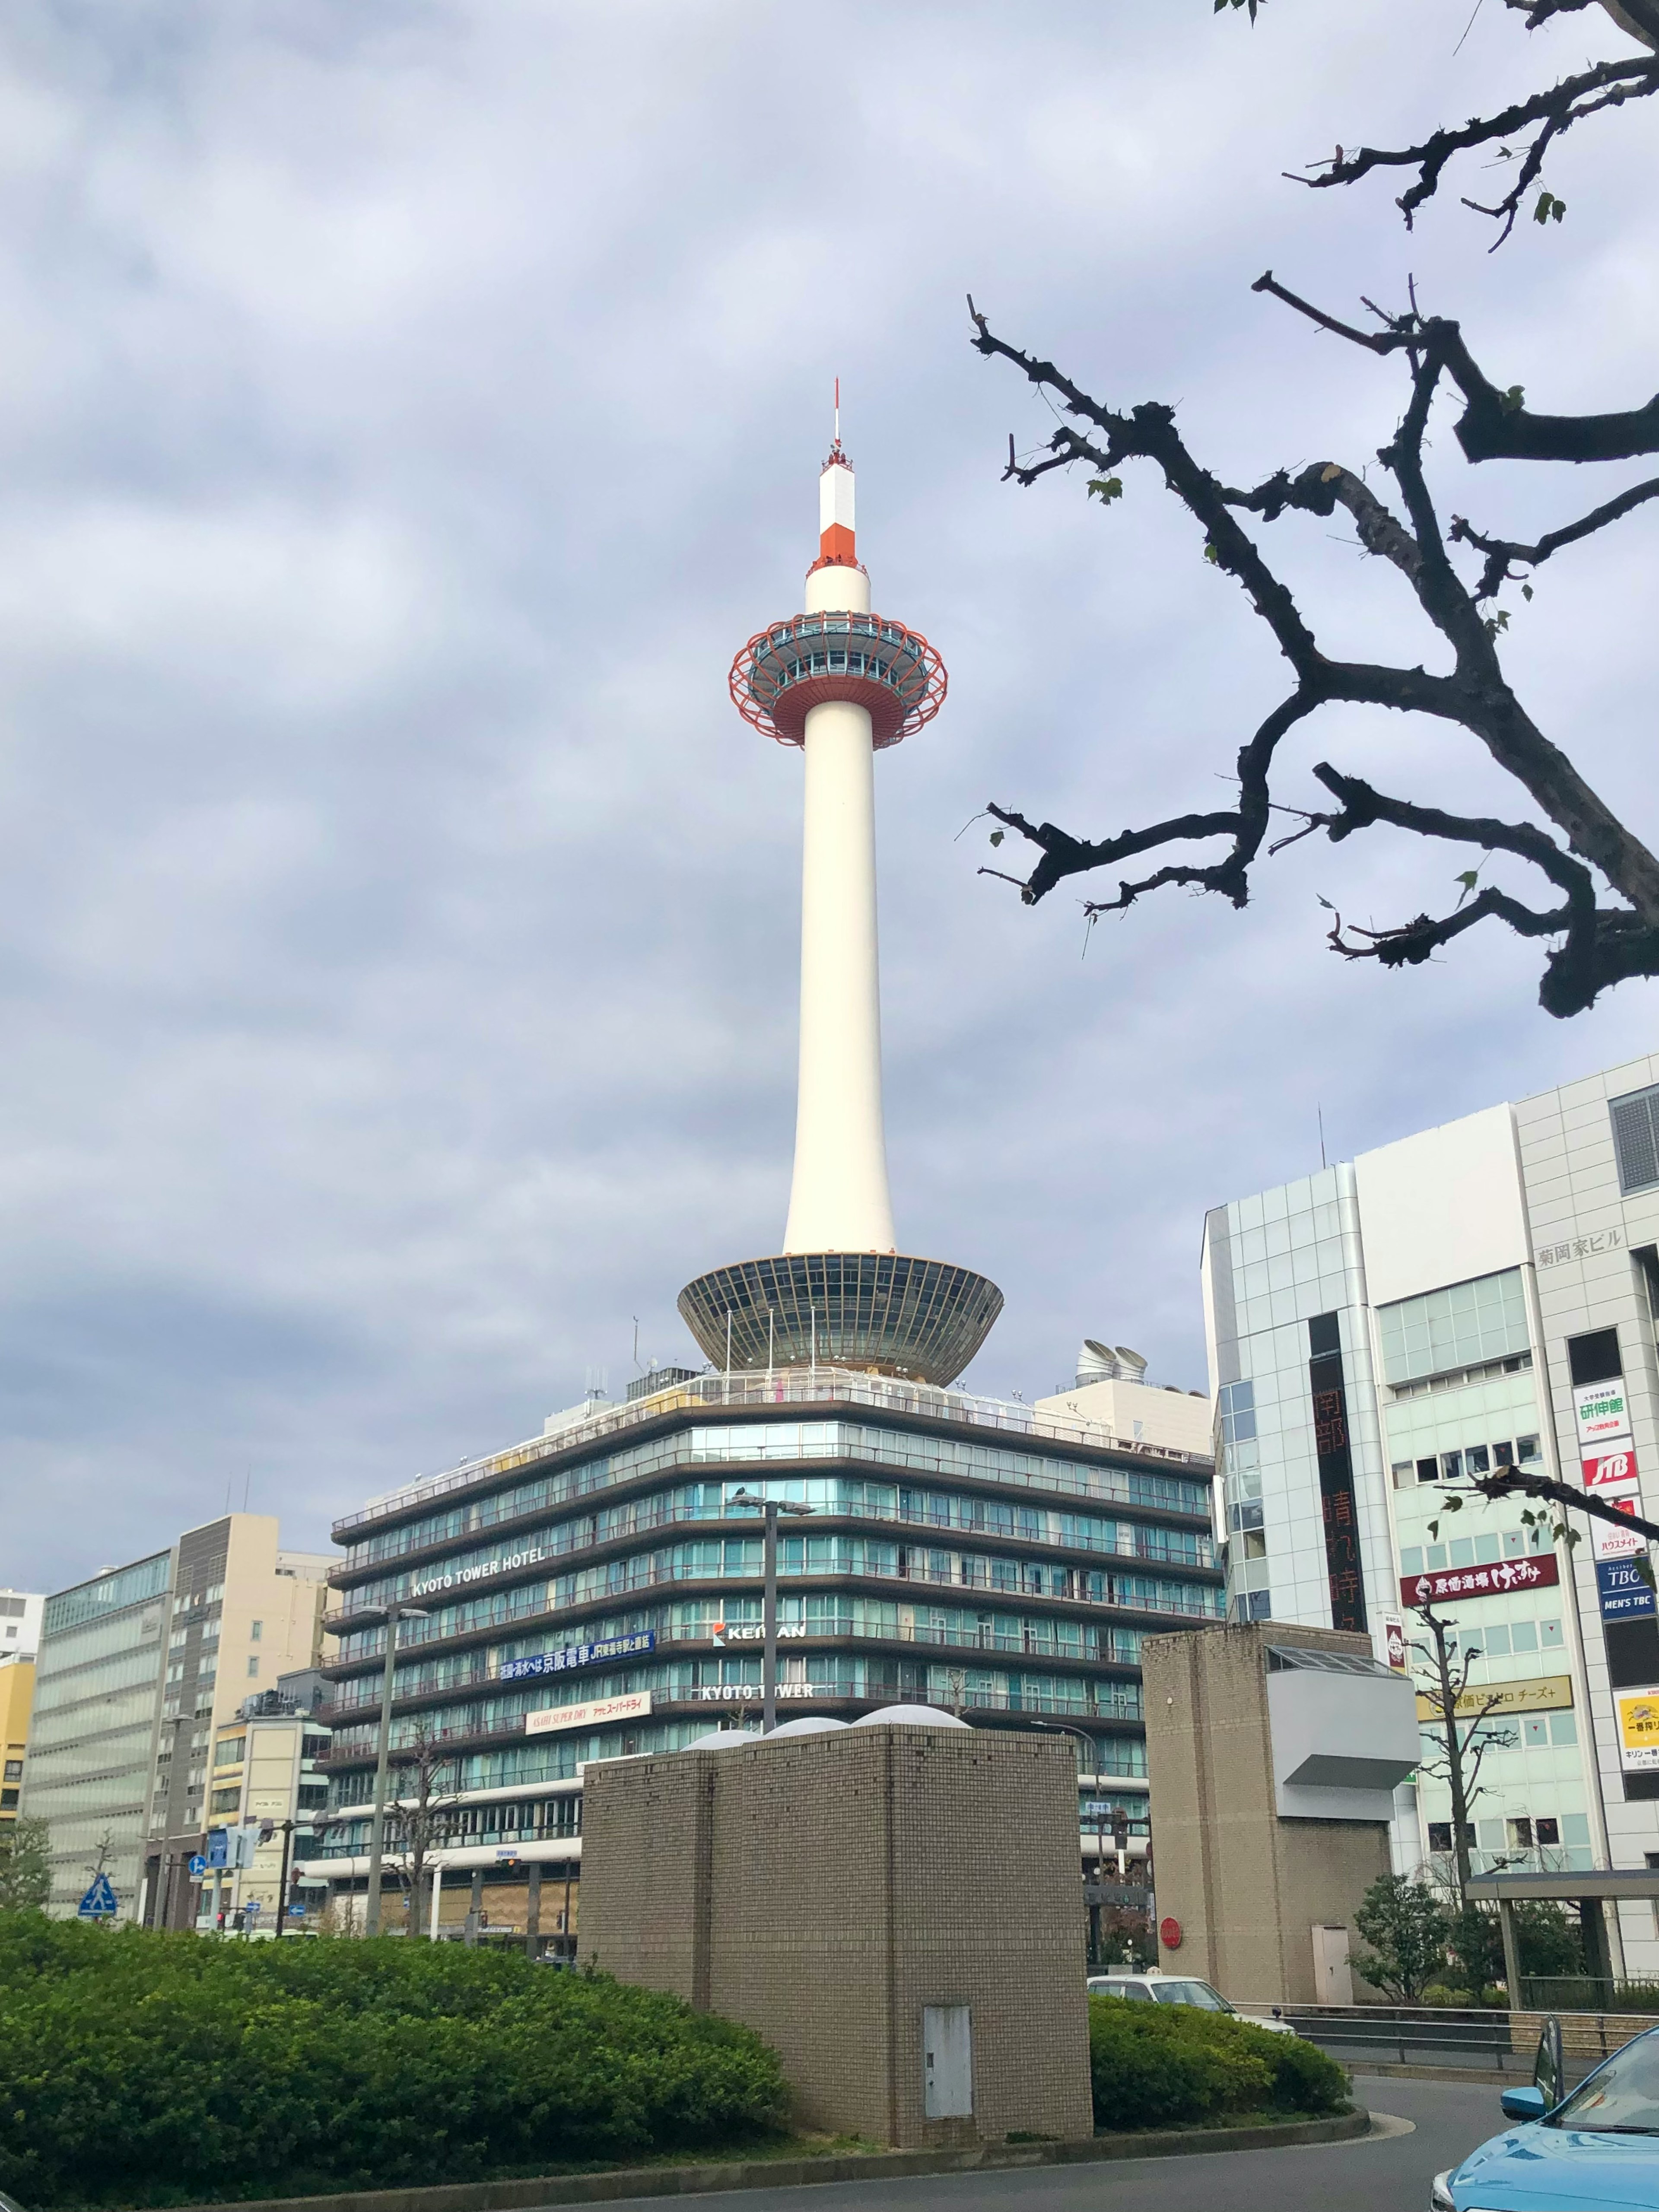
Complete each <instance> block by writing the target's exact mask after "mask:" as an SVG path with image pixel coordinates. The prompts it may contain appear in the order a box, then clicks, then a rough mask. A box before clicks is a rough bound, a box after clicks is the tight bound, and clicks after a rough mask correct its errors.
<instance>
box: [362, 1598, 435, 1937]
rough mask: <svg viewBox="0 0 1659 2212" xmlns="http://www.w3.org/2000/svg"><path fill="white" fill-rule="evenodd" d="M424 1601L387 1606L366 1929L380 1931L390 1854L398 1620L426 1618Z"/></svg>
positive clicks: (398, 1600) (396, 1600)
mask: <svg viewBox="0 0 1659 2212" xmlns="http://www.w3.org/2000/svg"><path fill="white" fill-rule="evenodd" d="M427 1617H428V1616H427V1609H426V1607H424V1606H423V1605H405V1604H404V1601H403V1600H402V1599H401V1598H395V1597H394V1598H393V1599H392V1602H391V1604H390V1605H388V1606H387V1607H386V1680H384V1682H383V1683H382V1684H381V1686H380V1741H379V1744H378V1746H377V1747H376V1750H375V1756H374V1811H373V1813H372V1814H370V1817H369V1823H368V1897H367V1898H366V1899H365V1900H364V1905H363V1933H364V1934H365V1935H366V1936H378V1935H379V1934H380V1872H381V1862H382V1861H383V1860H384V1858H385V1857H386V1776H387V1771H388V1770H389V1768H390V1765H391V1762H392V1676H393V1674H395V1673H396V1671H397V1666H398V1622H399V1621H400V1620H426V1619H427Z"/></svg>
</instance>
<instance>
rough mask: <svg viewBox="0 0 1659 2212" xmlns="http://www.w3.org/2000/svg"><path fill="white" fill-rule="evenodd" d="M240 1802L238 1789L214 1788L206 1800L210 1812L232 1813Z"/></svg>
mask: <svg viewBox="0 0 1659 2212" xmlns="http://www.w3.org/2000/svg"><path fill="white" fill-rule="evenodd" d="M241 1802H242V1793H241V1791H240V1790H215V1791H214V1793H213V1795H212V1796H211V1797H210V1798H209V1800H208V1810H209V1812H210V1813H234V1812H235V1810H236V1809H237V1808H238V1807H239V1806H240V1803H241Z"/></svg>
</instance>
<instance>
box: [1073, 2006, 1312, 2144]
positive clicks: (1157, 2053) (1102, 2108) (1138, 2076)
mask: <svg viewBox="0 0 1659 2212" xmlns="http://www.w3.org/2000/svg"><path fill="white" fill-rule="evenodd" d="M1089 2066H1090V2073H1091V2078H1092V2080H1093V2084H1094V2096H1095V2125H1096V2126H1097V2128H1157V2127H1172V2126H1176V2125H1179V2124H1182V2123H1184V2122H1188V2121H1194V2120H1209V2119H1220V2118H1225V2117H1227V2116H1229V2115H1231V2114H1235V2113H1240V2112H1260V2113H1261V2114H1262V2115H1263V2116H1264V2117H1271V2116H1273V2115H1275V2114H1287V2113H1291V2112H1296V2113H1303V2112H1342V2111H1345V2110H1346V2106H1347V2103H1348V2083H1347V2076H1346V2075H1345V2074H1344V2073H1343V2071H1342V2069H1341V2068H1340V2066H1339V2065H1338V2064H1337V2063H1336V2061H1335V2060H1334V2058H1329V2057H1327V2056H1326V2054H1325V2053H1324V2052H1323V2051H1322V2050H1320V2048H1319V2046H1318V2045H1316V2044H1313V2043H1307V2042H1304V2040H1303V2039H1302V2038H1301V2037H1299V2036H1292V2035H1273V2034H1270V2033H1268V2031H1267V2029H1266V2028H1261V2027H1251V2026H1250V2024H1249V2021H1243V2020H1239V2019H1237V2018H1236V2017H1235V2016H1234V2015H1232V2014H1231V2013H1214V2012H1200V2011H1199V2009H1198V2008H1197V2007H1196V2006H1194V2005H1152V2004H1130V2003H1128V2002H1126V2001H1125V2000H1124V1999H1123V1998H1121V1997H1091V1998H1090V2000H1089Z"/></svg>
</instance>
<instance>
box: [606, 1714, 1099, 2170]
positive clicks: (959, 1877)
mask: <svg viewBox="0 0 1659 2212" xmlns="http://www.w3.org/2000/svg"><path fill="white" fill-rule="evenodd" d="M584 1782H585V1790H586V1802H585V1806H584V1812H583V1885H584V1890H585V1896H584V1899H583V1913H582V1934H581V1947H580V1948H581V1956H582V1959H583V1960H584V1961H586V1960H590V1959H591V1960H593V1961H594V1963H595V1964H597V1965H598V1966H600V1967H601V1968H603V1969H604V1970H605V1971H606V1972H611V1973H615V1974H617V1976H618V1978H621V1979H622V1980H624V1981H632V1982H638V1983H643V1984H647V1986H649V1987H652V1988H654V1989H662V1990H671V1991H673V1992H674V1993H675V1994H676V1995H678V1996H684V1997H685V1998H687V1999H688V2000H690V2002H693V2003H695V2004H696V2005H698V2006H699V2007H701V2008H707V2009H708V2010H710V2011H713V2012H715V2013H719V2014H722V2015H726V2017H727V2018H730V2019H733V2020H739V2021H744V2022H745V2023H746V2024H747V2025H748V2026H750V2027H754V2028H756V2029H757V2030H758V2032H759V2033H761V2034H763V2036H765V2037H766V2039H767V2040H768V2041H769V2043H771V2044H772V2045H774V2047H775V2049H776V2050H777V2051H778V2052H779V2054H780V2056H781V2058H782V2060H783V2063H784V2070H785V2072H786V2074H787V2076H788V2079H789V2081H790V2083H791V2086H792V2087H793V2091H794V2093H795V2098H796V2102H797V2107H798V2111H799V2117H800V2118H801V2120H802V2122H803V2123H804V2124H806V2125H809V2126H815V2127H820V2128H825V2129H834V2130H848V2131H851V2132H855V2133H858V2134H860V2135H863V2136H868V2137H870V2138H872V2139H873V2140H874V2141H877V2142H893V2143H901V2144H922V2143H928V2142H947V2141H952V2140H957V2139H958V2138H961V2137H963V2136H968V2137H969V2138H972V2137H973V2136H980V2137H982V2138H984V2139H986V2140H991V2141H1000V2139H1001V2138H1002V2137H1003V2136H1006V2134H1007V2133H1008V2132H1009V2131H1010V2130H1026V2131H1029V2132H1031V2133H1034V2134H1042V2135H1050V2136H1061V2137H1076V2136H1086V2135H1088V2134H1089V2133H1090V2132H1091V2124H1092V2123H1091V2112H1090V2098H1089V2077H1088V2055H1087V2039H1088V2027H1087V2017H1086V2014H1087V2006H1086V1999H1085V1990H1084V1949H1085V1933H1086V1930H1085V1916H1084V1911H1083V1901H1082V1896H1081V1884H1080V1881H1079V1860H1078V1840H1077V1779H1076V1763H1075V1758H1074V1754H1073V1750H1072V1747H1071V1745H1070V1744H1069V1742H1062V1741H1057V1740H1054V1739H1049V1738H1037V1737H1034V1736H1029V1735H1016V1734H1013V1733H1012V1732H1008V1733H994V1732H992V1731H990V1730H983V1729H951V1728H948V1727H945V1728H928V1727H902V1726H901V1727H894V1726H888V1725H884V1726H878V1727H861V1728H855V1729H845V1730H837V1731H835V1732H833V1733H829V1734H826V1735H815V1736H802V1737H791V1738H787V1739H785V1740H783V1741H775V1742H771V1743H763V1742H761V1741H759V1740H757V1739H750V1741H748V1743H747V1744H746V1745H745V1746H744V1747H743V1748H741V1749H738V1748H733V1749H730V1750H721V1751H716V1752H684V1753H678V1754H676V1755H670V1756H665V1757H661V1758H656V1759H635V1760H629V1761H626V1762H622V1761H619V1762H617V1763H616V1764H614V1765H590V1766H589V1767H588V1769H587V1770H586V1775H585V1778H584ZM958 2004H965V2005H967V2006H969V2008H970V2015H971V2021H972V2033H973V2074H974V2116H973V2118H972V2120H971V2121H966V2122H963V2121H951V2120H928V2119H927V2118H925V2117H924V2111H923V2090H922V2076H923V2063H922V2048H921V2034H922V2012H923V2008H925V2007H927V2006H930V2005H958Z"/></svg>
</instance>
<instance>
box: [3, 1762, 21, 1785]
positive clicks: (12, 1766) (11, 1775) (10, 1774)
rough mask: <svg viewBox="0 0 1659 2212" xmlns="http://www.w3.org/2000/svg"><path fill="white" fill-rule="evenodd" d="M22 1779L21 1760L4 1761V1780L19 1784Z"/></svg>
mask: <svg viewBox="0 0 1659 2212" xmlns="http://www.w3.org/2000/svg"><path fill="white" fill-rule="evenodd" d="M22 1778H23V1762H22V1760H21V1759H8V1760H7V1761H6V1779H7V1781H8V1782H21V1780H22Z"/></svg>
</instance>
